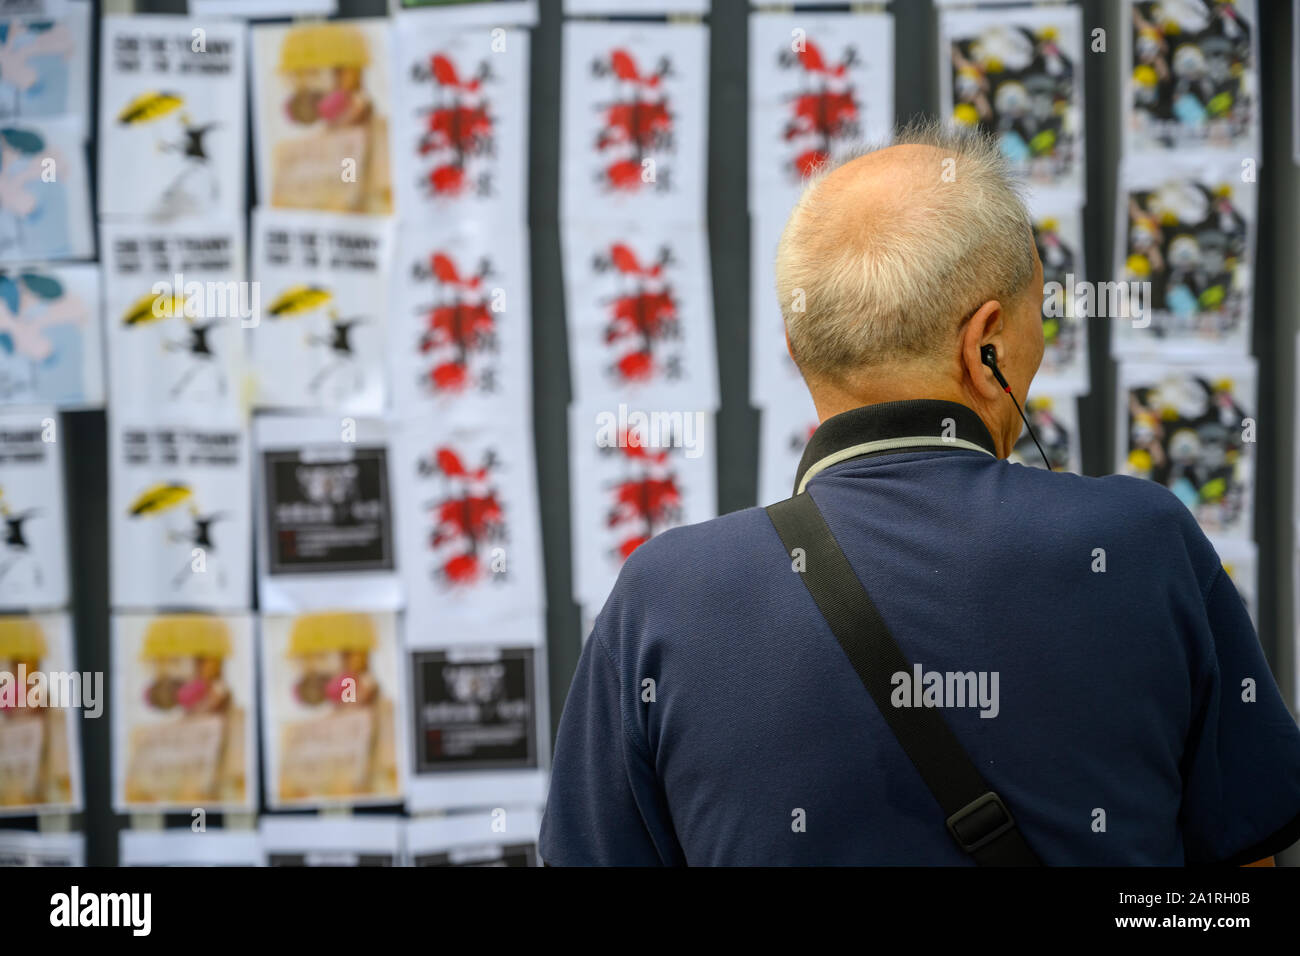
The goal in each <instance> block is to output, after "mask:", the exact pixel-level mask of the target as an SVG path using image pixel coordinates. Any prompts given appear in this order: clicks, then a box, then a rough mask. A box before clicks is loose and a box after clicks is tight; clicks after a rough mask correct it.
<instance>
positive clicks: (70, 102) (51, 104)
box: [0, 0, 94, 121]
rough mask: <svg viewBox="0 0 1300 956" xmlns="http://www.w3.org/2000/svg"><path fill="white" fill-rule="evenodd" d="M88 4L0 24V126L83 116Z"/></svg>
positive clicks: (77, 2) (78, 2)
mask: <svg viewBox="0 0 1300 956" xmlns="http://www.w3.org/2000/svg"><path fill="white" fill-rule="evenodd" d="M93 13H94V6H93V4H92V3H91V2H90V0H75V2H69V3H66V4H65V5H64V8H63V10H62V11H58V12H57V16H53V17H52V16H49V15H48V13H44V14H33V15H29V16H12V17H7V18H3V19H0V121H4V120H9V119H31V118H36V119H48V118H50V117H54V116H77V117H84V116H85V115H86V112H87V94H88V92H89V89H90V87H89V78H90V60H91V50H90V43H91V39H90V37H91V32H90V20H91V17H92V15H93Z"/></svg>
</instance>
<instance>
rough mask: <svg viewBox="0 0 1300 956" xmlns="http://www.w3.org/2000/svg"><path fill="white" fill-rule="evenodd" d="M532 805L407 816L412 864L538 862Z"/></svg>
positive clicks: (537, 827)
mask: <svg viewBox="0 0 1300 956" xmlns="http://www.w3.org/2000/svg"><path fill="white" fill-rule="evenodd" d="M541 828H542V818H541V814H540V813H538V811H537V809H536V808H535V807H493V808H492V809H491V810H490V811H485V810H473V811H470V812H468V813H454V814H449V815H446V816H437V817H426V818H423V819H414V820H409V821H407V824H406V853H407V859H408V861H409V862H410V865H411V866H541V865H542V864H541V861H540V859H539V857H538V856H537V836H538V834H539V833H540V831H541Z"/></svg>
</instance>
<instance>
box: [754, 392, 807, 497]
mask: <svg viewBox="0 0 1300 956" xmlns="http://www.w3.org/2000/svg"><path fill="white" fill-rule="evenodd" d="M758 416H759V426H758V503H759V504H760V505H770V504H772V503H773V502H776V501H784V500H785V499H786V498H789V497H790V496H791V495H792V494H794V479H795V475H796V474H797V473H798V471H799V462H800V461H801V460H802V458H803V450H804V448H806V447H807V445H808V441H809V439H811V438H812V436H813V432H815V431H816V430H817V426H818V425H819V424H820V422H819V421H818V419H817V409H816V408H815V407H814V406H813V401H812V396H811V395H809V394H808V393H807V391H805V392H804V394H803V397H802V399H800V398H798V397H796V396H793V395H792V396H790V397H788V398H786V399H784V400H782V401H778V402H772V403H770V404H768V405H764V406H763V407H762V408H760V409H759V411H758Z"/></svg>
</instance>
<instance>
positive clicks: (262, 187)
mask: <svg viewBox="0 0 1300 956" xmlns="http://www.w3.org/2000/svg"><path fill="white" fill-rule="evenodd" d="M389 28H390V23H389V21H388V20H387V19H384V18H370V19H350V20H337V21H330V22H320V21H316V22H309V21H307V22H302V23H294V24H273V25H272V24H259V25H257V26H254V27H253V28H252V29H253V108H254V117H255V120H256V123H255V145H256V152H257V195H258V201H259V202H260V203H262V204H263V205H266V206H275V207H279V208H287V209H319V210H323V211H326V212H354V213H367V214H370V215H377V216H386V215H388V214H389V213H391V212H392V211H393V183H392V171H391V167H390V161H389V151H390V150H389V124H390V122H391V116H392V103H391V98H392V77H391V76H390V71H391V70H392V64H393V56H392V51H391V49H390V43H391V33H390V29H389Z"/></svg>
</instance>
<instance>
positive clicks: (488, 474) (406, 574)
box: [393, 415, 545, 647]
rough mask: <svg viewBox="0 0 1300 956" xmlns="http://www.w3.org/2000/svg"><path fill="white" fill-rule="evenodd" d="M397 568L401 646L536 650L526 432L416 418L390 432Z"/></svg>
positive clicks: (539, 582) (535, 515)
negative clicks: (402, 607)
mask: <svg viewBox="0 0 1300 956" xmlns="http://www.w3.org/2000/svg"><path fill="white" fill-rule="evenodd" d="M395 441H396V446H395V457H394V464H393V467H394V473H395V482H396V494H397V497H396V502H397V513H398V515H400V516H401V517H400V520H399V521H397V522H395V530H396V531H397V549H398V567H399V568H400V569H401V573H402V577H403V582H404V585H405V589H406V594H407V601H406V620H405V624H406V643H407V646H409V647H447V646H451V645H453V644H465V643H475V642H481V641H483V640H492V639H496V638H498V637H499V636H500V634H501V632H502V630H503V629H504V628H506V627H509V629H510V634H511V637H512V640H516V641H519V640H525V641H531V642H532V643H534V644H538V643H541V641H542V640H543V639H544V629H543V626H542V610H543V608H544V606H545V599H544V581H543V573H542V550H541V534H540V530H541V517H540V514H539V511H538V505H537V483H536V475H535V471H534V469H535V464H534V457H533V441H532V430H531V428H530V427H529V422H528V421H524V420H521V419H519V418H514V417H511V418H502V419H500V420H498V421H496V422H492V423H487V422H484V421H482V420H481V419H476V418H473V417H468V418H462V419H460V420H458V421H454V422H453V421H449V420H448V418H447V417H446V416H441V417H434V416H431V415H424V416H421V417H420V418H419V419H409V420H406V421H404V422H402V423H401V424H400V425H398V426H397V427H396V433H395Z"/></svg>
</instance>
